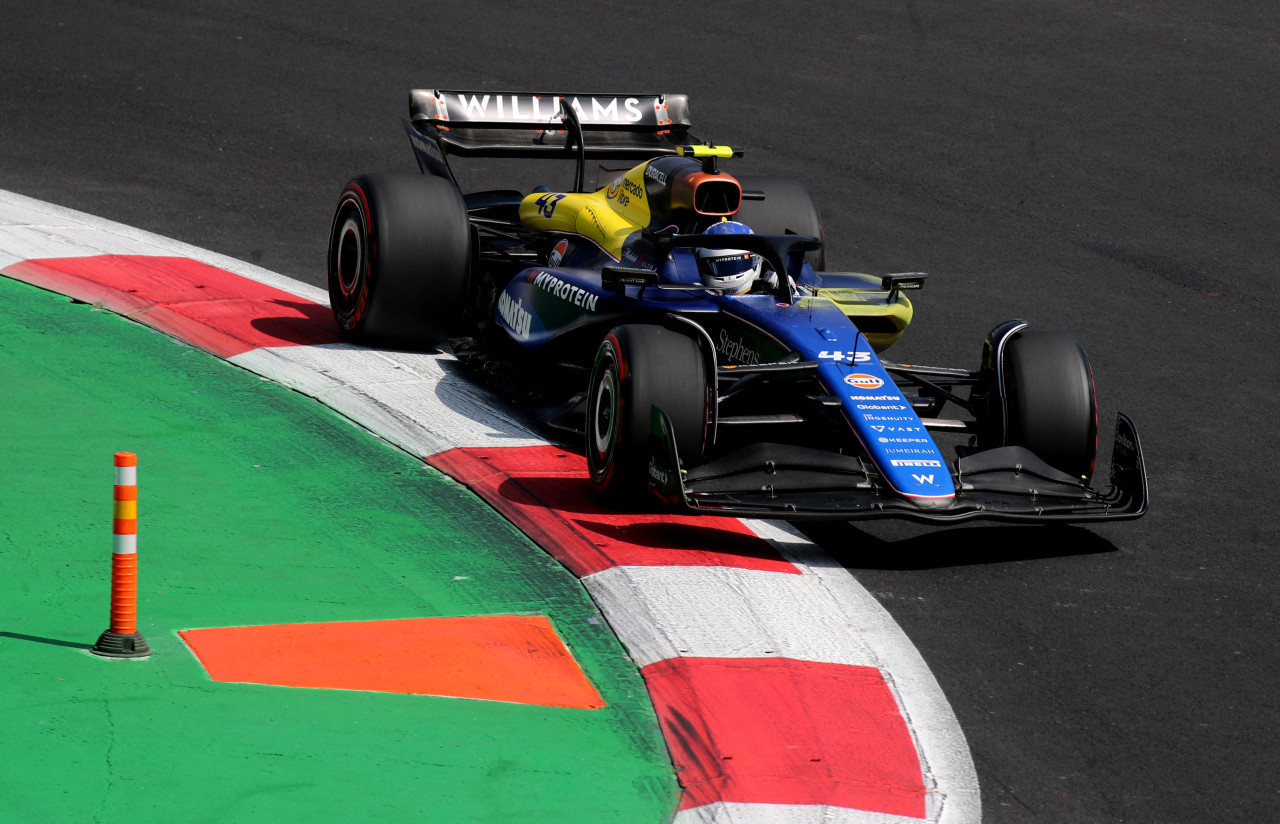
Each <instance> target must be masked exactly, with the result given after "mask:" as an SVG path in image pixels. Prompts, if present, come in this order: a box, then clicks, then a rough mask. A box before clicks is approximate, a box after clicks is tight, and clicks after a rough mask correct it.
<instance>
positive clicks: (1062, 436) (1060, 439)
mask: <svg viewBox="0 0 1280 824" xmlns="http://www.w3.org/2000/svg"><path fill="white" fill-rule="evenodd" d="M1003 373H1004V374H1003V380H1004V391H1005V427H1004V439H1003V440H1004V445H1006V446H1010V445H1017V446H1024V447H1026V448H1027V449H1029V450H1031V451H1032V452H1034V453H1035V454H1036V456H1037V457H1039V458H1040V459H1041V460H1043V461H1044V462H1045V463H1047V464H1049V465H1050V466H1053V467H1055V468H1057V469H1060V470H1062V471H1063V472H1066V473H1067V474H1069V475H1071V476H1073V477H1076V478H1082V479H1084V480H1085V481H1088V479H1089V478H1091V477H1092V476H1093V468H1094V463H1095V461H1096V459H1097V454H1098V402H1097V397H1096V395H1095V392H1094V386H1093V370H1092V369H1091V368H1090V366H1089V359H1088V357H1087V356H1086V355H1085V352H1084V349H1083V347H1081V346H1080V343H1079V342H1078V341H1077V340H1076V339H1075V338H1074V337H1072V336H1071V335H1068V334H1066V333H1064V332H1043V331H1039V330H1023V331H1021V332H1018V333H1016V334H1015V335H1014V336H1013V337H1012V338H1010V340H1009V342H1008V343H1007V344H1006V345H1005V350H1004V359H1003Z"/></svg>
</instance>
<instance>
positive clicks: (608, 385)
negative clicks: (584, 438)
mask: <svg viewBox="0 0 1280 824" xmlns="http://www.w3.org/2000/svg"><path fill="white" fill-rule="evenodd" d="M617 429H618V370H617V367H616V365H615V364H614V363H613V362H612V358H610V362H609V363H608V364H607V365H606V366H605V367H604V371H603V372H602V373H601V375H600V380H599V381H598V382H597V383H596V391H595V403H593V404H592V408H591V445H592V446H593V447H594V449H595V455H596V458H597V459H598V460H599V461H600V462H601V463H607V462H608V460H609V456H610V453H611V452H612V451H613V445H614V443H615V442H616V441H617Z"/></svg>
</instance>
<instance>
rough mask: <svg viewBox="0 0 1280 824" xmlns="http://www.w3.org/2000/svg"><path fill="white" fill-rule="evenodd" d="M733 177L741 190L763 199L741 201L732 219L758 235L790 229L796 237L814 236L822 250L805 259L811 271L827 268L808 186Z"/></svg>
mask: <svg viewBox="0 0 1280 824" xmlns="http://www.w3.org/2000/svg"><path fill="white" fill-rule="evenodd" d="M734 176H735V177H736V178H737V179H738V182H739V183H741V184H742V188H743V189H758V190H761V191H763V192H764V194H765V198H764V200H744V201H742V207H741V208H740V209H738V213H737V214H736V215H735V216H734V218H733V219H734V220H737V221H741V222H742V223H745V224H747V225H748V226H750V227H751V231H753V232H755V233H756V234H757V235H785V234H786V233H787V231H788V230H790V231H792V232H795V233H796V234H797V235H805V236H806V237H816V238H817V239H818V240H821V241H822V242H823V247H822V248H821V249H815V250H814V251H812V252H805V255H804V259H805V262H806V263H808V264H809V265H810V266H812V267H813V271H815V272H821V271H824V270H825V269H826V268H827V249H826V242H827V235H826V231H825V230H824V229H823V228H822V215H821V214H820V213H819V212H818V204H817V202H815V201H814V199H813V194H812V193H811V192H810V191H809V187H808V186H805V185H804V184H803V183H801V182H800V181H798V180H795V179H793V178H789V177H776V176H773V175H734Z"/></svg>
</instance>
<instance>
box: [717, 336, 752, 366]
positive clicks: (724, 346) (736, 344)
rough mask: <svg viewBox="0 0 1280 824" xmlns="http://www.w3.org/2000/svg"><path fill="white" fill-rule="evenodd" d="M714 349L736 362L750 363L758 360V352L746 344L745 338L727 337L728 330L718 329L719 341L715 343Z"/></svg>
mask: <svg viewBox="0 0 1280 824" xmlns="http://www.w3.org/2000/svg"><path fill="white" fill-rule="evenodd" d="M716 349H717V350H718V351H719V352H720V354H722V355H724V356H725V357H726V358H730V359H732V360H736V361H737V362H738V363H744V364H752V363H759V362H760V353H759V352H757V351H756V350H754V349H752V348H751V347H750V346H748V345H747V343H746V341H745V340H735V339H734V338H731V337H729V333H728V331H726V330H724V329H721V330H720V342H719V343H718V344H717V345H716Z"/></svg>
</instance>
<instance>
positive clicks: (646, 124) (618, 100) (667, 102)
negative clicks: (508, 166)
mask: <svg viewBox="0 0 1280 824" xmlns="http://www.w3.org/2000/svg"><path fill="white" fill-rule="evenodd" d="M690 125H691V124H690V121H689V98H688V97H687V96H686V95H683V94H559V93H541V92H492V91H444V90H442V89H414V90H412V91H410V92H409V127H408V128H409V137H410V140H412V141H413V144H414V151H415V152H417V153H418V154H419V162H420V163H422V162H423V161H424V160H434V161H436V162H438V163H440V164H441V165H445V164H446V161H445V159H444V156H445V155H460V156H464V157H560V158H582V157H586V156H590V157H598V158H615V159H637V160H643V159H645V158H650V157H657V156H659V155H674V154H676V153H677V152H678V148H679V147H680V146H682V145H685V144H687V143H690V142H699V141H697V139H696V138H692V137H691V136H690V135H689V127H690ZM415 137H416V138H418V139H414V138H415ZM422 138H426V139H427V140H430V141H431V143H432V144H434V148H435V149H436V150H437V151H432V146H427V145H423V140H422ZM423 153H425V154H426V155H427V157H426V158H424V157H422V155H423ZM424 171H427V169H426V168H425V167H424ZM435 173H437V174H439V173H440V172H439V171H436V172H435Z"/></svg>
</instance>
